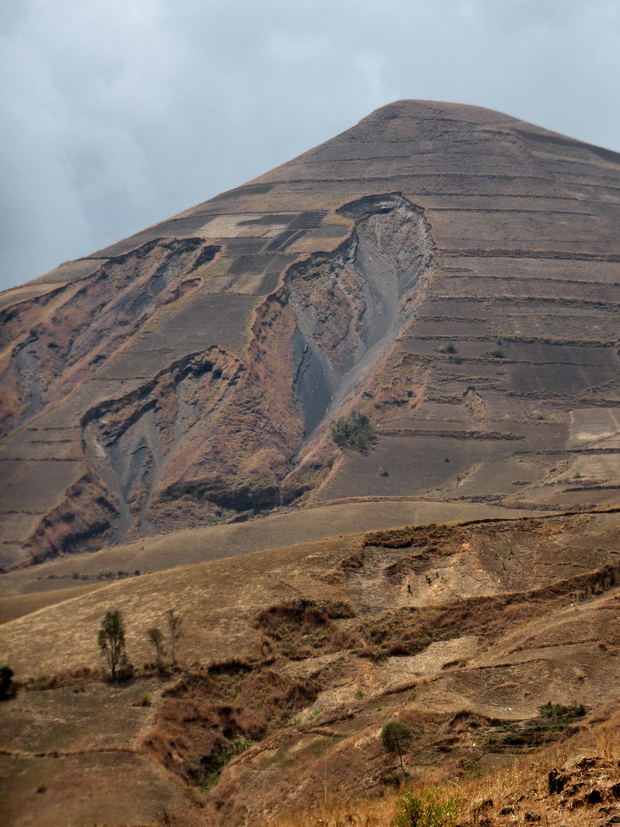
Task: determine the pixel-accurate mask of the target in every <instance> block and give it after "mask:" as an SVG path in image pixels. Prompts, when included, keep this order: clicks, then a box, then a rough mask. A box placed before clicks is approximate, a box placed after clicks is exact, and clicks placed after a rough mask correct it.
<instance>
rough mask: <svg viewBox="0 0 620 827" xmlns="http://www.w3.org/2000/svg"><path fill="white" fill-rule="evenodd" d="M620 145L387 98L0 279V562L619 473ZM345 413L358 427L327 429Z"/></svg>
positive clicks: (576, 498)
mask: <svg viewBox="0 0 620 827" xmlns="http://www.w3.org/2000/svg"><path fill="white" fill-rule="evenodd" d="M619 186H620V155H618V154H616V153H614V152H611V151H609V150H605V149H601V148H599V147H595V146H591V145H588V144H584V143H581V142H579V141H575V140H572V139H570V138H565V137H563V136H561V135H557V134H555V133H551V132H549V131H547V130H544V129H541V128H539V127H536V126H532V125H531V124H527V123H524V122H522V121H520V120H517V119H515V118H511V117H508V116H506V115H503V114H501V113H497V112H493V111H489V110H486V109H480V108H476V107H471V106H463V105H456V104H443V103H434V102H428V101H399V102H397V103H394V104H391V105H389V106H384V107H383V108H381V109H379V110H377V111H376V112H374V113H372V114H371V115H370V116H368V117H367V118H365V119H363V120H362V121H361V122H360V123H359V124H357V125H356V126H354V127H353V128H352V129H349V130H347V131H346V132H344V133H342V134H341V135H339V136H337V137H336V138H333V139H332V140H330V141H327V142H326V143H325V144H322V145H321V146H319V147H317V148H315V149H313V150H311V151H309V152H307V153H305V154H304V155H301V156H300V157H298V158H296V159H294V160H292V161H290V162H288V163H286V164H284V165H282V166H280V167H278V168H276V169H274V170H272V171H271V172H268V173H267V174H265V175H263V176H261V177H260V178H257V179H255V180H254V181H251V182H249V183H248V184H246V185H244V186H242V187H239V188H237V189H234V190H231V191H229V192H225V193H223V194H222V195H219V196H217V197H216V198H213V199H211V200H210V201H207V202H205V203H203V204H200V205H199V206H197V207H194V208H192V209H189V210H187V211H186V212H184V213H181V214H180V215H178V216H176V217H174V218H172V219H170V220H168V221H164V222H162V223H160V224H157V225H155V226H153V227H150V228H148V229H146V230H144V231H142V232H140V233H137V234H136V235H134V236H131V237H130V238H128V239H125V240H123V241H120V242H118V243H117V244H114V245H112V246H111V247H108V248H106V249H104V250H100V251H98V252H96V253H93V254H92V255H91V256H87V257H86V258H83V259H80V260H78V261H73V262H68V263H66V264H63V265H61V266H60V267H58V268H56V269H55V270H52V271H51V272H50V273H47V274H46V275H44V276H42V277H41V278H39V279H35V280H34V281H32V282H29V283H28V284H26V285H24V286H22V287H18V288H15V289H13V290H9V291H6V292H5V293H3V294H2V296H1V319H2V321H1V329H2V347H3V350H2V356H1V363H0V369H1V371H2V385H3V388H4V392H3V394H2V400H1V413H0V422H1V424H2V429H3V434H4V436H3V440H2V443H1V450H2V468H3V472H2V480H3V489H4V490H3V493H2V508H3V514H2V518H3V525H4V528H3V537H4V543H3V547H2V548H3V551H2V561H1V562H2V563H3V564H4V565H5V566H7V567H11V566H15V565H21V564H24V563H30V562H36V561H41V560H43V559H47V558H49V557H53V556H56V555H59V554H63V553H67V552H70V553H73V552H78V551H86V550H93V549H97V548H100V547H102V546H103V545H107V544H116V543H119V542H126V541H130V540H132V539H136V538H139V537H141V536H144V535H149V534H153V533H158V532H161V531H163V530H169V529H171V528H175V527H181V526H187V525H188V524H199V523H204V522H213V521H217V520H222V519H226V518H230V517H234V515H235V514H240V513H244V512H248V511H249V510H253V511H254V512H259V511H270V510H272V509H275V508H278V507H281V506H288V505H290V504H295V505H298V504H303V503H304V502H307V501H310V502H330V501H333V500H341V499H343V498H349V497H356V498H386V497H406V498H411V497H430V498H432V499H436V500H440V501H446V502H449V501H455V500H456V501H462V500H465V501H470V502H486V503H489V504H498V505H503V506H506V507H513V508H514V507H517V508H527V509H543V510H544V509H567V508H579V507H590V506H593V505H597V504H604V503H609V502H611V501H614V500H615V499H616V497H617V490H618V485H620V469H619V466H618V462H617V453H618V450H619V443H618V433H619V431H620V428H619V425H618V421H619V420H618V405H619V400H620V396H619V391H620V385H619V382H618V366H619V360H618V327H617V307H618V301H619V300H620V298H619V297H620V286H619V284H618V281H619V279H618V272H619V271H618V264H619V262H620V240H619V237H618V232H617V229H618V225H619V219H620V203H619V201H618V195H617V193H618V187H619ZM354 410H356V411H360V412H362V413H364V414H366V415H368V417H369V418H370V421H371V423H372V426H373V427H374V429H375V431H376V434H377V437H378V439H377V442H376V444H375V446H374V448H373V449H372V450H367V451H364V452H359V451H355V450H352V451H351V450H349V451H342V450H341V449H340V448H338V447H337V446H336V445H335V444H334V442H333V441H332V439H331V438H330V426H331V423H333V422H334V420H335V419H337V418H339V417H343V416H350V415H351V412H352V411H354Z"/></svg>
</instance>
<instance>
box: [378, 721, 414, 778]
mask: <svg viewBox="0 0 620 827" xmlns="http://www.w3.org/2000/svg"><path fill="white" fill-rule="evenodd" d="M412 738H413V732H412V731H411V728H410V727H408V726H407V724H404V723H403V722H402V721H399V720H397V719H396V718H392V720H391V721H388V722H387V724H386V725H385V726H384V727H383V729H382V730H381V743H382V744H383V749H384V750H385V751H386V752H397V753H398V758H399V760H400V768H401V770H402V771H403V778H404V776H405V768H404V766H403V750H404V749H405V747H406V746H407V744H408V743H409V742H410V741H411V739H412Z"/></svg>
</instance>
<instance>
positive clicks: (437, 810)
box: [394, 787, 461, 827]
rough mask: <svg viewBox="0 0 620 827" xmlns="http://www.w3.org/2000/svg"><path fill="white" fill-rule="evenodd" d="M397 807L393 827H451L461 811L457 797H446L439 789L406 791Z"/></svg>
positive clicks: (443, 791)
mask: <svg viewBox="0 0 620 827" xmlns="http://www.w3.org/2000/svg"><path fill="white" fill-rule="evenodd" d="M397 805H398V807H399V809H400V813H399V815H398V816H397V818H396V819H395V820H394V827H452V825H455V824H456V820H457V818H458V815H459V813H460V811H461V805H460V801H459V797H458V795H453V796H448V795H447V794H446V792H445V790H443V789H442V788H441V787H432V788H431V789H428V790H421V791H420V792H415V791H414V790H406V791H405V793H404V795H402V796H401V797H400V798H399V799H398V801H397Z"/></svg>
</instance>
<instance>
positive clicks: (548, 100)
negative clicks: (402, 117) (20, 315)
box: [0, 0, 620, 289]
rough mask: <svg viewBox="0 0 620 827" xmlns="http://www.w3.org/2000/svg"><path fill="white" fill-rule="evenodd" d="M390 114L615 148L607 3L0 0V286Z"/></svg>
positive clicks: (619, 113)
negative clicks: (403, 108) (410, 113)
mask: <svg viewBox="0 0 620 827" xmlns="http://www.w3.org/2000/svg"><path fill="white" fill-rule="evenodd" d="M399 98H424V99H434V100H444V101H455V102H459V103H470V104H477V105H480V106H487V107H490V108H493V109H499V110H501V111H503V112H506V113H508V114H510V115H514V116H516V117H520V118H523V119H525V120H528V121H531V122H533V123H537V124H540V125H541V126H545V127H547V128H549V129H553V130H556V131H558V132H562V133H564V134H567V135H571V136H573V137H576V138H581V139H582V140H585V141H589V142H591V143H596V144H600V145H602V146H606V147H608V148H611V149H616V150H620V0H260V2H259V0H217V2H214V0H1V8H0V105H1V106H2V120H1V122H0V221H1V234H0V288H1V289H4V288H6V287H9V286H12V285H14V284H19V283H21V282H23V281H26V280H27V279H30V278H34V277H35V276H37V275H40V274H41V273H44V272H45V271H47V270H49V269H51V268H52V267H54V266H56V265H57V264H59V263H60V262H61V261H64V260H67V259H73V258H77V257H79V256H82V255H86V254H88V253H90V252H93V251H94V250H96V249H98V248H100V247H103V246H105V245H106V244H109V243H112V242H113V241H116V240H118V239H120V238H123V237H125V236H127V235H130V234H131V233H133V232H136V231H137V230H140V229H142V228H143V227H145V226H147V225H149V224H152V223H154V222H155V221H159V220H162V219H164V218H167V217H169V216H171V215H173V214H174V213H177V212H179V211H181V210H183V209H185V208H187V207H190V206H192V205H193V204H196V203H199V202H200V201H205V200H206V199H208V198H210V197H212V196H214V195H216V194H217V193H218V192H222V191H223V190H226V189H230V188H231V187H234V186H237V185H239V184H242V183H243V182H244V181H247V180H249V179H250V178H253V177H255V176H257V175H260V174H261V173H263V172H266V171H267V170H269V169H271V168H272V167H274V166H276V165H278V164H280V163H283V162H284V161H287V160H289V159H290V158H292V157H294V156H295V155H298V154H299V153H301V152H304V151H305V150H307V149H310V148H311V147H313V146H315V145H316V144H318V143H321V142H322V141H325V140H327V139H328V138H331V137H333V136H334V135H336V134H337V133H339V132H341V131H343V130H344V129H346V128H348V127H349V126H352V125H353V124H354V123H356V122H357V121H358V120H360V118H362V117H364V116H365V115H367V114H368V113H369V112H371V111H372V110H373V109H376V108H377V107H378V106H382V105H383V104H386V103H389V102H390V101H392V100H397V99H399Z"/></svg>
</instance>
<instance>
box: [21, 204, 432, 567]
mask: <svg viewBox="0 0 620 827" xmlns="http://www.w3.org/2000/svg"><path fill="white" fill-rule="evenodd" d="M341 213H342V214H343V215H345V216H346V217H348V218H351V219H353V220H354V222H355V223H354V229H353V231H352V233H351V234H350V236H349V238H348V239H347V240H346V241H345V242H344V243H343V244H341V245H340V247H338V248H337V249H336V250H335V251H334V252H332V253H316V254H314V255H312V256H310V257H309V258H308V259H306V260H305V261H304V262H302V263H300V264H297V265H294V266H293V267H291V268H290V269H289V270H288V272H287V273H286V276H285V278H284V281H283V283H282V284H281V285H280V287H279V288H278V289H277V290H276V291H275V292H273V293H271V294H270V295H268V296H267V297H266V298H265V299H264V300H263V301H262V302H261V303H260V304H259V305H258V307H257V308H256V311H255V314H254V320H253V323H252V326H251V331H250V333H251V335H250V341H249V344H248V347H247V350H246V353H245V356H244V357H240V356H239V355H235V354H233V353H231V352H229V351H227V350H224V349H222V348H221V347H216V346H214V347H211V348H209V349H207V350H205V351H199V352H195V353H191V354H189V355H188V356H186V357H183V358H182V359H179V360H176V361H175V362H174V363H172V364H171V365H169V366H168V367H166V368H164V369H163V370H161V371H160V372H159V373H158V374H157V375H156V376H155V377H154V378H153V379H149V380H148V381H146V382H142V383H140V384H139V385H137V386H136V385H134V386H133V387H132V389H131V390H130V391H128V392H126V393H125V394H123V395H122V396H118V397H117V398H115V399H108V400H104V401H102V402H98V403H97V404H95V405H93V406H92V407H91V408H90V409H88V410H87V412H86V413H85V414H84V415H83V416H82V418H81V434H82V440H81V451H82V455H83V458H84V461H85V464H86V468H87V470H86V472H85V474H84V475H83V476H82V477H81V478H80V480H79V481H78V482H77V483H76V484H74V486H73V487H72V488H71V489H70V490H68V491H67V492H66V495H65V497H64V498H63V500H62V502H61V503H60V505H59V506H57V507H56V508H54V509H52V511H51V512H48V513H47V514H46V515H45V517H44V518H43V519H42V520H41V522H40V523H39V524H38V526H37V527H36V529H35V530H34V532H33V533H32V534H31V535H30V538H29V540H28V542H27V549H28V553H29V557H30V559H31V560H32V561H39V560H42V559H45V558H46V557H48V556H54V555H57V554H59V553H67V552H76V551H80V550H86V549H93V548H97V547H99V546H100V545H101V544H102V543H103V542H111V543H115V542H120V541H121V540H130V539H135V538H137V537H139V536H142V535H144V534H149V533H152V532H157V531H161V530H164V529H166V528H172V527H177V526H183V527H185V526H186V525H187V524H188V522H189V523H190V524H191V522H192V521H200V522H203V521H205V520H206V521H209V520H212V519H221V518H223V517H224V518H229V517H230V516H234V514H235V513H238V512H245V511H247V510H249V509H255V510H265V509H267V510H268V509H270V508H273V507H276V506H279V505H281V504H283V503H288V502H291V501H292V500H294V499H295V498H296V497H298V496H300V494H302V493H303V492H304V491H307V490H309V489H311V488H313V487H316V486H317V485H320V483H321V481H322V480H323V479H324V477H325V474H326V473H327V472H328V468H329V466H330V463H331V461H333V456H331V454H333V451H334V446H333V445H331V443H330V444H329V445H328V446H327V447H325V444H324V445H323V447H324V451H323V455H322V457H321V458H320V460H319V461H318V462H317V461H316V458H315V459H314V468H313V472H312V473H311V474H310V475H308V474H306V473H304V471H305V469H303V468H302V472H301V473H296V472H297V471H298V469H299V467H300V461H299V459H298V456H299V452H300V449H301V448H302V446H303V445H304V443H307V442H308V438H309V437H310V435H311V434H312V432H313V431H315V430H316V429H317V427H318V426H319V425H320V424H321V423H322V422H323V421H324V419H325V418H326V416H328V415H331V413H332V412H334V411H336V410H337V409H338V406H339V405H340V404H341V403H342V402H343V400H346V398H347V397H348V396H350V395H351V392H352V391H359V389H360V387H363V386H364V383H365V381H366V380H367V379H368V378H369V377H370V376H372V374H373V371H374V370H375V369H376V368H377V367H378V365H379V364H380V363H381V362H382V361H383V360H384V359H385V357H386V353H387V351H389V349H390V343H391V342H392V341H393V340H395V338H396V336H397V335H398V333H399V331H400V330H402V329H403V328H404V327H405V326H406V325H407V323H408V321H409V320H410V319H411V317H412V315H413V313H414V311H415V308H416V306H417V304H418V302H419V300H420V291H421V290H422V291H423V290H424V288H425V285H426V283H427V282H428V277H429V275H430V272H431V268H432V264H433V248H432V242H431V240H430V233H429V228H428V225H427V223H426V221H425V218H424V215H423V213H422V211H421V210H420V209H419V208H417V207H415V206H414V205H412V204H411V203H409V202H408V201H406V200H405V199H404V198H402V197H401V196H400V195H396V194H391V195H384V196H374V197H367V198H364V199H361V200H359V201H356V202H353V203H352V204H349V205H347V206H345V207H343V208H342V210H341ZM90 335H93V334H90ZM323 442H324V443H325V440H323ZM330 452H331V454H330ZM75 485H77V486H78V488H79V492H77V491H76V490H74V489H75ZM74 512H75V513H74ZM89 515H90V516H89ZM91 517H92V519H91Z"/></svg>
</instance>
